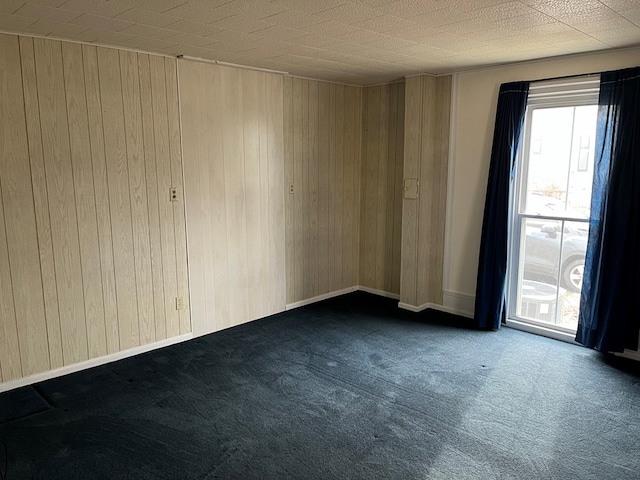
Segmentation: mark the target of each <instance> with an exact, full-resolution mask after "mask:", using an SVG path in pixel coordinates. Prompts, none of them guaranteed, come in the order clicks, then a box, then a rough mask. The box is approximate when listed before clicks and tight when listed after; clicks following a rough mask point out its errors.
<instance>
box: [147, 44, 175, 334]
mask: <svg viewBox="0 0 640 480" xmlns="http://www.w3.org/2000/svg"><path fill="white" fill-rule="evenodd" d="M149 70H150V73H151V103H152V108H153V127H154V138H155V158H156V174H157V181H158V195H159V199H160V200H159V213H160V245H161V250H162V260H163V261H162V266H163V281H164V296H163V298H164V305H165V318H166V325H165V331H162V328H160V329H156V339H163V338H170V337H174V336H176V335H178V334H179V332H180V317H179V314H178V310H176V300H175V299H176V297H177V296H178V287H177V273H176V265H177V264H176V250H175V229H174V223H173V222H174V216H173V207H172V205H171V203H170V202H167V201H165V199H166V198H167V195H168V194H169V188H170V187H171V186H172V178H171V157H170V153H169V120H168V118H167V115H168V110H167V84H166V71H165V65H164V59H163V58H161V57H155V56H150V57H149Z"/></svg>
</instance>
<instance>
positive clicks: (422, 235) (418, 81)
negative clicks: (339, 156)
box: [400, 75, 451, 306]
mask: <svg viewBox="0 0 640 480" xmlns="http://www.w3.org/2000/svg"><path fill="white" fill-rule="evenodd" d="M450 83H451V77H442V78H438V79H436V78H435V77H430V76H427V75H422V76H418V77H411V78H408V79H407V81H406V96H407V98H406V102H405V105H406V113H405V125H406V132H405V152H404V177H405V178H418V179H419V181H420V187H419V198H417V199H404V200H403V215H402V254H401V255H402V260H401V268H402V270H401V291H400V300H401V301H402V302H404V303H407V304H410V305H414V306H421V305H425V304H426V303H438V304H441V303H442V269H443V264H442V262H443V252H444V219H445V199H446V170H447V156H448V135H449V129H448V124H449V122H448V118H449V113H448V111H449V109H450V103H451V100H450V98H451V95H450Z"/></svg>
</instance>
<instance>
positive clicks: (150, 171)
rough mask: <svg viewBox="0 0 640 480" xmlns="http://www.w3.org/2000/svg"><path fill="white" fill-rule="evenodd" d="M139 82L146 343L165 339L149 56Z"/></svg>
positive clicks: (140, 68) (143, 58) (142, 62)
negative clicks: (147, 277) (148, 317)
mask: <svg viewBox="0 0 640 480" xmlns="http://www.w3.org/2000/svg"><path fill="white" fill-rule="evenodd" d="M138 78H139V81H140V106H141V111H142V136H143V142H144V169H145V184H146V187H147V209H148V210H147V217H148V219H149V249H150V253H151V284H152V290H153V318H154V322H153V329H152V331H150V332H146V331H145V329H144V328H141V329H140V334H141V340H144V339H145V337H146V335H148V336H149V341H154V340H157V339H159V338H164V337H163V336H160V335H159V334H162V335H164V334H165V333H164V332H166V330H167V320H166V312H165V299H164V275H163V261H162V242H161V240H160V202H161V201H166V197H163V198H161V194H162V189H159V188H158V175H157V168H156V151H155V133H154V115H153V101H152V99H151V70H150V66H149V55H144V54H138Z"/></svg>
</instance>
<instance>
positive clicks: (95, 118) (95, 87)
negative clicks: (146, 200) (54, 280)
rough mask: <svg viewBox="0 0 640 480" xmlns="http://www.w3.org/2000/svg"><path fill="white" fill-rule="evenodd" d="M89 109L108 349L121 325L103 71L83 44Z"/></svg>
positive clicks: (117, 346) (115, 343)
mask: <svg viewBox="0 0 640 480" xmlns="http://www.w3.org/2000/svg"><path fill="white" fill-rule="evenodd" d="M82 54H83V61H84V73H85V88H86V99H87V113H88V118H89V140H90V143H91V157H92V162H91V163H92V168H93V185H94V189H95V197H96V214H97V220H98V244H99V248H100V271H101V277H102V297H103V304H104V321H105V324H104V329H105V335H106V342H107V353H114V352H117V351H119V350H120V334H119V325H118V304H117V299H116V277H115V261H114V251H113V239H112V234H111V210H110V205H109V182H108V180H107V163H106V156H105V145H104V129H103V122H102V99H101V93H100V75H99V72H98V51H97V48H96V47H93V46H89V45H83V47H82Z"/></svg>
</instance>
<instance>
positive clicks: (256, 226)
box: [238, 71, 268, 320]
mask: <svg viewBox="0 0 640 480" xmlns="http://www.w3.org/2000/svg"><path fill="white" fill-rule="evenodd" d="M239 73H240V75H241V76H242V77H243V78H242V80H241V81H240V82H241V85H242V91H241V92H242V93H241V99H242V107H241V110H240V112H241V117H240V118H241V120H240V124H241V128H240V129H239V130H240V132H242V141H243V150H242V152H241V155H242V156H241V157H240V158H244V162H238V163H239V165H240V166H241V167H243V170H242V173H241V177H242V178H243V179H244V183H245V195H244V201H245V205H246V207H245V210H244V212H242V213H243V214H244V218H245V231H246V242H247V243H246V245H247V250H246V253H245V257H244V258H246V268H247V277H246V278H247V284H246V293H247V294H248V295H251V296H252V297H253V298H251V299H249V297H248V296H247V298H245V299H244V300H243V303H245V304H246V308H247V310H246V314H244V315H243V317H242V318H246V319H249V320H254V319H256V318H258V315H259V314H260V312H261V311H263V308H264V302H265V300H266V298H265V293H266V292H265V289H264V288H260V281H261V280H262V278H263V275H264V271H263V269H262V267H263V266H262V257H263V251H262V249H263V246H264V247H267V245H268V243H267V244H266V245H265V243H264V241H263V239H262V228H261V221H262V217H263V215H262V213H263V212H262V205H261V202H262V200H261V198H260V197H261V184H262V183H263V182H265V181H266V178H268V177H267V175H266V173H265V172H262V171H261V170H260V163H261V162H260V157H261V152H260V130H261V125H262V124H265V125H266V123H265V122H264V117H262V115H260V105H259V102H260V98H261V95H260V92H259V90H258V86H259V84H260V83H261V82H260V80H261V79H260V74H259V73H258V72H255V71H247V72H239ZM240 82H239V83H240ZM265 156H266V155H265ZM264 253H266V252H264Z"/></svg>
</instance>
